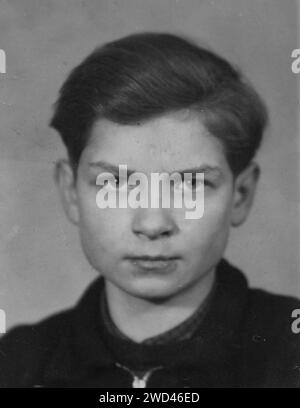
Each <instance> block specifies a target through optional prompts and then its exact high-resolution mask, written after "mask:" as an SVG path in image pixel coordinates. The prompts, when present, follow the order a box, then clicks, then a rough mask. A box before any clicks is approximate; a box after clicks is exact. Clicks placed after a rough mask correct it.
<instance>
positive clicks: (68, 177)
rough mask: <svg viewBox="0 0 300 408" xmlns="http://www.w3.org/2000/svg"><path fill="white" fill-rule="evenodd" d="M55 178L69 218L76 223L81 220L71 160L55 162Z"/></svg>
mask: <svg viewBox="0 0 300 408" xmlns="http://www.w3.org/2000/svg"><path fill="white" fill-rule="evenodd" d="M54 179H55V183H56V185H57V188H58V191H59V195H60V199H61V202H62V205H63V208H64V210H65V213H66V215H67V217H68V219H69V220H70V221H71V222H72V223H73V224H75V225H77V224H78V222H79V211H78V204H77V190H76V179H75V175H74V171H73V169H72V167H71V165H70V162H69V161H68V160H66V159H63V160H59V161H58V162H56V164H55V171H54Z"/></svg>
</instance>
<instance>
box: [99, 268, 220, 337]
mask: <svg viewBox="0 0 300 408" xmlns="http://www.w3.org/2000/svg"><path fill="white" fill-rule="evenodd" d="M214 279H215V270H214V269H212V270H211V271H209V272H208V273H206V274H205V276H203V277H201V279H199V281H197V282H194V283H193V285H192V286H191V287H189V288H188V289H186V290H185V291H182V292H180V293H179V294H177V295H176V296H174V297H170V298H166V299H164V300H160V301H159V302H155V300H153V299H144V298H139V297H135V296H132V295H130V294H128V293H127V292H125V291H123V290H122V289H120V288H118V287H117V286H115V285H114V284H112V283H111V282H109V281H107V280H106V281H105V290H106V296H107V303H108V309H109V313H110V316H111V319H112V321H113V322H114V324H115V325H116V326H117V327H118V329H119V330H120V331H121V332H122V333H123V334H125V335H126V336H127V337H129V338H130V339H131V340H133V341H135V342H138V343H140V342H142V341H143V340H145V339H147V338H150V337H153V336H157V335H159V334H161V333H164V332H166V331H168V330H171V329H172V328H174V327H176V326H177V325H179V324H180V323H182V322H183V321H185V320H186V319H188V318H189V317H190V316H191V315H192V314H193V313H194V312H195V311H196V310H197V308H198V307H200V306H201V304H202V303H203V302H204V300H205V299H206V297H207V295H208V294H209V292H210V290H211V288H212V285H213V282H214Z"/></svg>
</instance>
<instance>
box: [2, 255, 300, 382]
mask: <svg viewBox="0 0 300 408" xmlns="http://www.w3.org/2000/svg"><path fill="white" fill-rule="evenodd" d="M103 283H104V281H103V278H99V279H97V280H96V281H95V282H94V283H92V285H91V286H90V287H89V288H88V289H87V291H86V292H85V294H84V295H83V297H82V299H81V300H80V301H79V302H78V304H77V305H76V306H75V307H74V308H72V309H70V310H67V311H64V312H62V313H58V314H56V315H54V316H51V317H49V318H47V319H45V320H43V321H41V322H40V323H37V324H33V325H24V326H19V327H16V328H15V329H12V330H11V331H10V332H9V333H8V334H6V335H5V336H4V337H3V338H2V339H1V341H0V387H35V386H42V387H56V386H57V387H97V388H105V387H111V388H114V387H121V388H130V387H132V386H134V387H145V386H146V387H150V388H154V387H162V388H164V387H172V388H183V387H186V388H189V387H300V334H294V333H293V332H292V329H291V324H292V317H291V314H292V311H293V310H294V309H300V302H299V301H298V300H296V299H294V298H291V297H285V296H278V295H273V294H270V293H267V292H265V291H263V290H256V289H249V288H248V285H247V281H246V279H245V277H244V275H243V274H242V273H241V272H240V271H239V270H237V269H236V268H234V267H232V266H231V265H229V264H228V263H227V262H226V261H224V260H223V261H221V262H220V264H219V265H218V268H217V284H216V288H215V292H214V297H213V300H212V302H211V305H210V307H209V310H208V311H207V313H206V316H205V317H204V320H203V321H202V323H201V326H200V328H199V330H198V332H197V333H196V335H195V336H194V337H193V338H192V339H189V340H186V341H180V342H173V343H171V344H169V345H160V346H158V345H154V346H148V347H146V348H145V346H143V345H142V344H137V343H134V342H131V343H130V342H126V341H121V340H120V339H117V338H115V337H113V336H112V335H111V334H109V333H108V331H107V330H106V329H105V325H104V324H103V321H102V319H101V314H100V312H99V309H100V308H99V298H100V296H101V293H102V289H103ZM116 350H117V351H118V352H117V353H116V352H115V351H116ZM116 356H118V357H116ZM120 356H121V357H120ZM141 370H144V374H143V375H139V374H138V373H139V372H141ZM145 371H146V373H145Z"/></svg>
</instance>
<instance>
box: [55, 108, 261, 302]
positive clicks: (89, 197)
mask: <svg viewBox="0 0 300 408" xmlns="http://www.w3.org/2000/svg"><path fill="white" fill-rule="evenodd" d="M120 164H126V165H127V167H128V170H130V169H133V170H134V171H136V172H143V173H144V174H146V175H147V176H148V179H149V181H150V176H151V173H154V172H157V173H161V172H168V173H170V174H171V173H173V172H175V171H178V172H184V171H185V172H188V171H190V169H201V170H199V171H201V172H204V174H205V187H204V215H203V216H202V218H199V219H186V218H185V211H186V209H185V208H158V209H156V208H106V209H99V208H98V206H97V204H96V194H97V192H98V191H99V189H100V186H97V185H96V178H97V176H98V175H99V174H100V173H101V172H107V171H110V172H112V170H111V169H110V167H108V166H114V167H116V168H118V166H119V165H120ZM256 178H257V168H256V167H255V166H253V167H252V168H250V170H249V169H248V171H247V172H246V173H245V174H242V175H240V176H239V177H238V178H237V179H236V180H234V178H233V175H232V173H231V170H230V168H229V165H228V163H227V160H226V157H225V155H224V151H223V148H222V145H221V143H220V142H219V141H218V140H217V139H216V138H214V137H212V136H211V135H210V134H208V132H207V131H206V129H205V128H204V126H203V125H202V124H201V121H200V119H199V118H197V117H196V115H193V114H191V113H189V112H178V113H177V114H172V115H167V116H163V117H160V118H158V119H154V120H151V121H148V122H145V123H142V124H136V125H118V124H115V123H112V122H110V121H106V120H99V121H98V122H96V124H95V126H94V127H93V130H92V134H91V137H90V140H89V144H88V145H87V147H86V148H85V150H84V151H83V153H82V156H81V159H80V162H79V166H78V173H77V181H76V183H73V179H72V173H71V170H70V167H68V164H67V163H64V164H63V165H60V166H59V169H58V172H57V180H58V184H59V187H60V190H61V193H62V197H63V201H64V206H65V209H66V211H67V214H68V216H69V218H70V219H71V220H72V221H73V222H74V223H76V224H77V225H78V227H79V231H80V237H81V242H82V246H83V250H84V252H85V254H86V257H87V258H88V260H89V262H90V263H91V265H92V266H93V267H94V268H95V269H96V270H97V271H98V272H100V273H101V274H102V275H103V276H104V277H105V278H106V279H107V281H109V283H110V284H112V285H115V286H116V287H118V289H119V290H122V291H125V292H126V293H128V294H130V295H133V296H137V297H140V298H144V299H150V298H153V299H154V298H157V299H158V298H164V297H170V296H174V295H176V294H178V293H179V292H181V291H184V290H188V288H189V287H192V286H193V285H194V284H196V283H198V282H199V280H201V279H202V278H203V277H204V276H205V275H206V274H207V273H208V272H210V271H212V270H213V268H214V266H215V265H216V263H217V262H218V261H219V260H220V258H221V257H222V255H223V253H224V250H225V247H226V243H227V239H228V233H229V228H230V225H231V224H233V225H238V224H240V223H241V222H243V221H244V219H245V217H246V215H247V213H248V211H249V208H250V205H251V202H252V197H253V192H254V187H255V182H256ZM162 256H163V257H167V259H166V260H159V259H158V260H157V259H150V260H147V259H139V257H162Z"/></svg>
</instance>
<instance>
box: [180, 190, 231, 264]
mask: <svg viewBox="0 0 300 408" xmlns="http://www.w3.org/2000/svg"><path fill="white" fill-rule="evenodd" d="M230 214H231V196H230V195H229V194H225V192H224V193H223V194H219V195H218V196H216V197H211V198H207V200H206V201H205V206H204V215H203V217H202V218H200V219H196V220H184V221H183V225H182V232H183V236H184V238H185V242H186V243H188V247H189V249H190V251H193V253H195V254H197V251H198V253H199V256H200V253H201V254H203V253H205V252H206V251H207V253H209V252H210V251H213V250H214V249H215V250H218V249H220V250H223V249H224V246H225V245H226V242H227V237H228V232H229V228H230Z"/></svg>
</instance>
